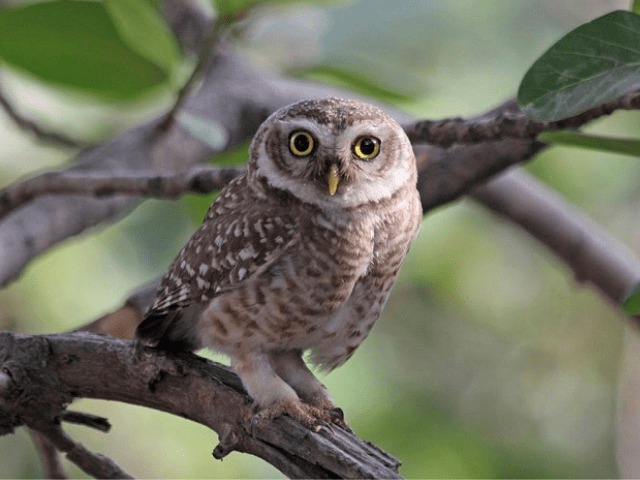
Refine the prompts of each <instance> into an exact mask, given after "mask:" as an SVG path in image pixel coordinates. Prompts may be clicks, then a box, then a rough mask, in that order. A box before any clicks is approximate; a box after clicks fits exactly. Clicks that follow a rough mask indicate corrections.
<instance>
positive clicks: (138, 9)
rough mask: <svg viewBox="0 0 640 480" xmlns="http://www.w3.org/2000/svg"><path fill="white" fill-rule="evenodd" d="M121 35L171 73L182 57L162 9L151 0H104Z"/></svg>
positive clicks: (153, 61) (128, 43) (144, 55)
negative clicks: (160, 12) (163, 16)
mask: <svg viewBox="0 0 640 480" xmlns="http://www.w3.org/2000/svg"><path fill="white" fill-rule="evenodd" d="M104 6H105V8H106V9H107V12H108V13H109V15H110V16H111V19H112V21H113V23H114V25H115V27H116V30H117V31H118V33H119V34H120V38H121V39H122V40H123V41H124V42H125V43H126V44H127V45H128V46H129V47H130V48H131V49H132V50H134V51H135V52H137V53H138V54H140V55H141V56H142V57H144V58H146V59H147V60H149V61H151V62H152V63H154V64H155V65H157V66H158V67H160V68H162V69H163V70H164V71H165V72H167V73H171V71H172V70H173V68H174V66H175V64H176V62H177V61H178V58H179V53H178V45H177V43H176V41H175V38H174V36H173V34H172V33H171V31H170V30H169V28H168V27H167V25H166V23H165V22H164V20H163V19H162V17H161V16H160V14H159V13H158V11H157V10H156V9H155V8H153V6H151V4H149V2H148V1H147V0H104Z"/></svg>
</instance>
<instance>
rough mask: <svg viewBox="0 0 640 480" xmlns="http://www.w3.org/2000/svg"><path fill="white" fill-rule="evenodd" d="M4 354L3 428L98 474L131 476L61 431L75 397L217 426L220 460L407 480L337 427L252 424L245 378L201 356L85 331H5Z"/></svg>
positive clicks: (294, 472) (282, 421) (294, 473)
mask: <svg viewBox="0 0 640 480" xmlns="http://www.w3.org/2000/svg"><path fill="white" fill-rule="evenodd" d="M0 352H1V353H0V372H2V373H0V376H1V375H4V381H2V379H1V378H0V385H3V387H2V388H0V433H5V434H6V433H9V432H11V431H12V430H13V428H15V427H17V426H19V425H27V426H29V427H30V428H32V429H35V430H37V431H39V432H42V433H43V434H44V435H46V436H47V438H49V439H50V440H51V441H52V443H53V444H54V445H55V446H56V447H57V448H59V449H60V450H62V451H64V452H66V453H67V455H68V456H69V457H70V459H71V460H72V461H75V462H76V463H78V464H79V465H80V466H81V468H83V469H85V471H87V472H88V473H90V474H92V475H96V473H98V476H100V477H111V478H113V476H114V475H115V476H121V477H122V476H126V473H124V472H123V471H122V470H120V469H119V468H118V467H117V466H115V464H113V462H110V461H107V460H106V459H104V457H101V456H98V455H95V454H91V453H89V452H87V451H86V450H85V449H83V447H82V446H80V445H78V444H77V443H75V442H73V441H72V440H71V439H69V438H68V437H67V436H66V434H65V433H64V432H63V431H62V430H61V429H60V427H59V420H60V419H61V416H64V415H65V414H64V412H65V408H66V405H67V404H68V403H69V402H71V401H72V400H73V399H74V398H79V397H89V398H101V399H105V400H116V401H121V402H127V403H131V404H135V405H142V406H145V407H149V408H155V409H158V410H161V411H164V412H168V413H172V414H174V415H179V416H181V417H183V418H188V419H190V420H193V421H195V422H198V423H201V424H203V425H206V426H208V427H209V428H212V429H213V430H215V431H217V432H218V433H219V436H220V445H219V446H218V447H216V449H215V450H214V455H215V456H216V457H217V458H222V457H223V456H225V455H227V454H228V453H230V452H231V451H233V450H237V451H240V452H245V453H249V454H252V455H256V456H258V457H260V458H263V459H265V460H266V461H267V462H269V463H271V464H272V465H274V466H275V467H276V468H278V469H279V470H281V471H282V472H283V473H285V474H286V475H288V476H290V477H307V478H399V476H398V473H397V468H398V466H399V462H398V461H397V460H396V459H395V458H393V457H391V456H390V455H388V454H386V453H384V452H382V451H381V450H379V449H377V448H376V447H375V446H373V445H371V444H368V443H367V442H364V441H362V440H360V439H358V438H357V437H355V436H354V435H353V434H351V433H349V432H345V431H343V430H341V429H339V428H338V427H331V428H322V429H321V430H320V431H319V432H312V431H310V430H308V429H307V428H305V427H303V426H302V425H300V424H298V423H297V422H295V421H293V420H291V419H289V418H288V417H279V418H277V419H276V420H275V421H273V422H268V423H266V424H264V425H262V424H258V425H254V426H252V425H251V419H252V417H253V412H252V404H251V400H250V398H249V397H248V396H247V394H246V392H245V391H244V389H243V388H242V384H241V382H240V379H239V378H238V377H237V376H236V375H235V374H234V373H233V372H232V371H231V370H230V369H229V368H228V367H225V366H223V365H219V364H216V363H214V362H210V361H208V360H205V359H203V358H201V357H198V356H196V355H192V354H188V353H184V354H168V353H166V352H162V351H160V350H156V349H152V348H148V347H143V346H142V344H140V343H139V342H131V341H122V340H115V339H112V338H109V337H105V336H99V335H96V334H90V333H86V332H76V333H70V334H62V335H47V336H28V335H19V334H13V333H9V332H2V333H0Z"/></svg>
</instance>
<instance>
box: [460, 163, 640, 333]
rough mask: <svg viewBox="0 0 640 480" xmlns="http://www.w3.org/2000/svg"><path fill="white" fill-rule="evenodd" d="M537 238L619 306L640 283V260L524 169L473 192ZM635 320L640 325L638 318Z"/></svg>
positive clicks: (579, 277) (576, 274) (575, 274)
mask: <svg viewBox="0 0 640 480" xmlns="http://www.w3.org/2000/svg"><path fill="white" fill-rule="evenodd" d="M471 196H472V197H473V198H474V199H476V200H478V201H481V202H482V203H483V204H484V205H486V206H487V207H489V208H490V209H491V210H493V211H494V212H495V213H497V214H498V215H500V216H501V217H502V218H505V219H507V220H509V221H511V222H513V223H515V224H516V225H518V226H519V227H521V228H524V229H525V230H526V231H527V232H528V233H530V234H531V235H533V236H534V237H535V238H536V239H538V240H539V241H540V242H541V243H542V244H543V245H545V246H546V247H547V248H549V250H551V251H552V252H553V253H554V254H555V255H557V256H558V257H559V258H560V259H561V260H562V261H563V262H564V263H565V264H566V265H567V266H568V267H569V268H570V269H571V270H572V271H573V274H574V276H575V279H576V280H577V281H578V282H586V283H590V284H591V285H593V286H595V287H596V288H597V289H598V290H599V291H600V292H601V293H602V294H603V295H604V296H605V297H606V298H607V299H609V300H610V301H611V302H612V303H613V304H614V305H615V306H616V307H618V308H619V307H620V304H621V303H622V301H623V300H624V299H625V297H626V296H627V295H628V294H629V293H630V292H631V290H632V289H633V287H634V286H635V285H636V284H637V283H638V282H640V260H638V257H637V256H636V255H635V253H633V252H632V251H631V250H629V249H628V248H627V247H625V246H624V245H622V244H621V243H620V242H618V241H617V240H616V239H614V238H613V237H611V236H610V235H608V234H607V233H606V232H604V231H603V230H602V229H601V228H600V227H599V226H598V225H596V224H595V223H594V222H593V221H591V220H590V219H589V218H587V216H586V215H584V214H583V213H582V212H580V211H579V210H578V209H577V208H575V207H573V206H571V205H569V204H568V203H567V202H566V201H565V200H564V199H563V198H562V197H560V196H559V195H558V194H557V193H555V192H553V191H552V190H550V189H549V188H547V187H545V186H544V185H542V184H541V183H540V182H538V181H537V180H535V179H534V178H533V177H531V176H529V175H526V174H525V173H524V172H519V171H512V172H509V173H508V174H506V175H503V176H501V177H498V178H496V179H495V180H492V181H491V182H489V183H487V184H486V185H483V186H480V187H477V188H476V189H475V190H474V191H473V193H472V195H471ZM632 320H633V321H634V322H635V323H636V324H638V325H639V326H640V322H639V321H638V320H639V319H638V318H636V317H632Z"/></svg>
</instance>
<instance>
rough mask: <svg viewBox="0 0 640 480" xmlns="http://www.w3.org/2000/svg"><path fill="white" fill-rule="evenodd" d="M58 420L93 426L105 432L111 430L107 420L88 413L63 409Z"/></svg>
mask: <svg viewBox="0 0 640 480" xmlns="http://www.w3.org/2000/svg"><path fill="white" fill-rule="evenodd" d="M60 420H62V421H63V422H68V423H75V424H76V425H84V426H85V427H90V428H95V429H96V430H100V431H101V432H105V433H106V432H108V431H109V430H111V424H110V423H109V420H107V419H106V418H104V417H99V416H97V415H91V414H90V413H83V412H70V411H69V410H64V411H62V413H60Z"/></svg>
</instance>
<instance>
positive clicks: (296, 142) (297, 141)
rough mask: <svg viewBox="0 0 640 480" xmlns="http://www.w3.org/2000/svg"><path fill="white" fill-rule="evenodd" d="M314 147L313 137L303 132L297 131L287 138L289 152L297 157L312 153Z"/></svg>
mask: <svg viewBox="0 0 640 480" xmlns="http://www.w3.org/2000/svg"><path fill="white" fill-rule="evenodd" d="M314 147H315V141H314V140H313V137H312V136H311V134H310V133H308V132H305V131H304V130H298V131H297V132H293V133H292V134H291V135H290V136H289V150H291V153H293V154H294V155H295V156H297V157H306V156H307V155H309V154H311V152H313V149H314Z"/></svg>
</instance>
